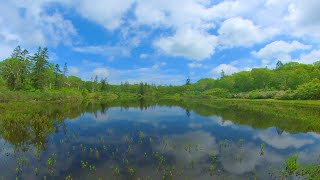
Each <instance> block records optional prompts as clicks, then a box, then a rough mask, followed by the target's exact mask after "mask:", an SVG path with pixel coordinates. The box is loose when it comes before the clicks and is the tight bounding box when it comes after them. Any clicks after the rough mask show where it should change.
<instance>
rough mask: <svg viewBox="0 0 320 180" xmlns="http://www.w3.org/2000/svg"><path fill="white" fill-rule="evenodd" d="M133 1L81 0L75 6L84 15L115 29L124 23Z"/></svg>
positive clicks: (109, 28) (110, 28)
mask: <svg viewBox="0 0 320 180" xmlns="http://www.w3.org/2000/svg"><path fill="white" fill-rule="evenodd" d="M133 2H134V1H132V0H108V1H105V0H81V1H80V2H78V3H75V4H74V6H75V8H76V9H77V10H78V12H79V13H80V14H81V15H82V16H83V17H85V18H88V19H89V20H92V21H94V22H96V23H98V24H100V25H102V26H103V27H105V28H106V29H108V30H114V29H116V28H118V27H119V26H120V25H121V24H122V23H123V16H124V14H125V13H126V12H127V11H128V9H129V8H130V7H131V5H132V3H133Z"/></svg>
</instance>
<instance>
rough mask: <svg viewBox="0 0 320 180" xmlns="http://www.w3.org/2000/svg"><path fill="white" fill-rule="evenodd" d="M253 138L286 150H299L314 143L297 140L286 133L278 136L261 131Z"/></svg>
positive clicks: (307, 140)
mask: <svg viewBox="0 0 320 180" xmlns="http://www.w3.org/2000/svg"><path fill="white" fill-rule="evenodd" d="M255 138H259V139H261V140H263V141H264V142H266V143H267V144H269V145H271V146H272V147H274V148H277V149H286V148H289V147H293V148H301V147H302V146H305V145H308V144H313V143H314V141H313V140H311V139H298V138H296V137H294V136H293V135H291V134H289V133H286V132H284V133H282V134H281V135H278V134H277V133H275V132H274V131H271V130H265V131H262V132H260V133H258V134H257V135H255Z"/></svg>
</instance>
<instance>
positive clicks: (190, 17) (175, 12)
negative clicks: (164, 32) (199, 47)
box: [135, 0, 214, 29]
mask: <svg viewBox="0 0 320 180" xmlns="http://www.w3.org/2000/svg"><path fill="white" fill-rule="evenodd" d="M136 5H137V6H136V9H135V16H136V19H137V22H136V23H138V24H139V25H149V26H155V27H158V26H165V27H172V28H174V29H182V28H183V27H185V26H188V27H192V28H194V29H208V28H212V27H214V24H213V22H212V21H213V19H212V18H211V14H212V13H211V12H210V7H209V5H210V3H208V1H207V0H175V1H172V0H148V1H145V0H138V1H137V3H136Z"/></svg>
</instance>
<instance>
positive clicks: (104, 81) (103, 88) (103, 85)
mask: <svg viewBox="0 0 320 180" xmlns="http://www.w3.org/2000/svg"><path fill="white" fill-rule="evenodd" d="M107 83H108V82H107V78H102V79H101V81H100V84H101V87H100V91H106V90H107V85H108V84H107Z"/></svg>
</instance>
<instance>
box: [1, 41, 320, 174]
mask: <svg viewBox="0 0 320 180" xmlns="http://www.w3.org/2000/svg"><path fill="white" fill-rule="evenodd" d="M319 79H320V64H319V63H314V64H313V65H306V64H299V63H287V64H282V63H281V62H279V63H278V66H277V68H276V69H272V70H270V69H267V68H257V69H253V70H251V71H244V72H239V73H235V74H233V75H230V76H227V75H224V73H223V72H221V78H219V79H209V78H207V79H201V80H199V81H198V82H195V83H191V80H190V79H189V78H188V79H187V80H186V83H185V84H184V85H181V86H171V85H168V86H165V85H154V84H146V83H140V84H129V83H128V82H124V83H121V84H120V85H112V84H109V83H108V81H107V79H105V78H102V79H99V77H97V76H96V77H93V78H92V80H90V81H83V80H81V79H80V78H78V77H75V76H68V67H67V64H65V65H64V67H63V68H62V69H60V67H59V65H57V64H56V65H54V64H51V63H49V61H48V52H47V49H46V48H39V50H38V52H37V53H35V54H34V55H28V51H27V50H22V49H21V48H20V47H17V48H16V49H15V50H14V52H13V54H12V57H10V58H8V59H6V60H4V61H2V62H0V101H1V103H0V147H1V149H0V179H14V178H16V179H56V178H59V179H194V178H197V179H212V178H219V179H235V178H236V179H270V178H274V179H289V178H295V177H300V178H303V179H317V178H319V171H320V168H319V167H320V162H319V158H318V157H319V155H320V154H319V152H320V135H319V133H320V123H319V120H320V103H319V100H318V99H319V98H320V96H319V94H320V92H319V91H320V82H319Z"/></svg>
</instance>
